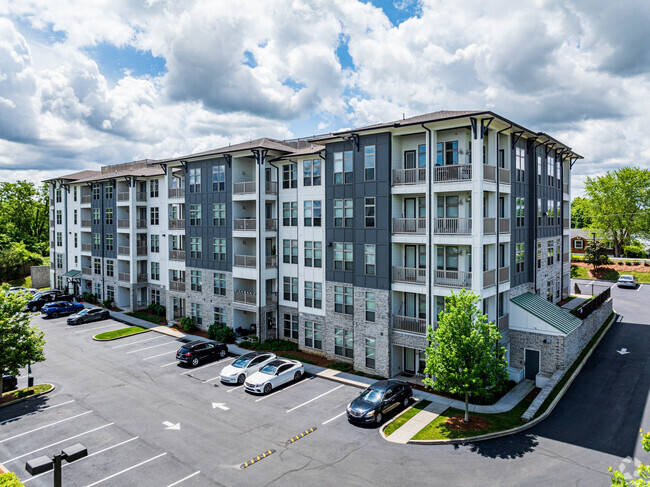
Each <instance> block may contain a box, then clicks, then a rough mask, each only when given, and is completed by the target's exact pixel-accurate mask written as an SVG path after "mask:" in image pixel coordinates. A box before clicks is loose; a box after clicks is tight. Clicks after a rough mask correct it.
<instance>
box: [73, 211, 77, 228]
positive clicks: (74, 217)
mask: <svg viewBox="0 0 650 487" xmlns="http://www.w3.org/2000/svg"><path fill="white" fill-rule="evenodd" d="M73 223H74V224H75V225H76V224H77V210H74V212H73Z"/></svg>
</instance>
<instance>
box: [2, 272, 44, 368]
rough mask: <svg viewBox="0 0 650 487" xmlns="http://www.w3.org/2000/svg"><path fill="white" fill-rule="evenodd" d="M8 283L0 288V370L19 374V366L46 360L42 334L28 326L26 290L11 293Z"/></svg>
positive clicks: (29, 296) (27, 295)
mask: <svg viewBox="0 0 650 487" xmlns="http://www.w3.org/2000/svg"><path fill="white" fill-rule="evenodd" d="M8 289H9V285H8V284H5V285H3V286H2V287H0V372H1V373H2V375H5V374H9V375H18V371H19V369H21V368H22V367H26V366H27V365H29V364H33V363H36V362H41V361H43V360H45V355H44V353H43V346H44V345H45V338H44V337H45V334H44V333H43V332H42V331H41V330H39V329H38V328H36V327H35V326H31V324H30V320H31V315H30V314H28V313H26V312H25V311H24V309H25V305H26V304H27V302H28V301H29V300H30V299H31V294H29V293H11V294H9V295H8V296H6V295H5V294H6V292H7V290H8Z"/></svg>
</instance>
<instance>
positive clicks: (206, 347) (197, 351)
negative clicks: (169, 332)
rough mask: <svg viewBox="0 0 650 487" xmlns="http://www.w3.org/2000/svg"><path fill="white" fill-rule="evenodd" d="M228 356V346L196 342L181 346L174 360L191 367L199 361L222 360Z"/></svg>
mask: <svg viewBox="0 0 650 487" xmlns="http://www.w3.org/2000/svg"><path fill="white" fill-rule="evenodd" d="M226 355H228V346H227V345H225V344H224V343H219V342H202V341H200V340H196V341H193V342H189V343H186V344H185V345H183V346H182V347H181V348H180V349H179V350H178V352H176V360H178V361H179V362H183V363H185V364H191V365H192V366H193V367H196V366H197V365H199V362H200V361H201V360H206V359H210V358H211V359H215V358H220V359H221V358H224V357H225V356H226Z"/></svg>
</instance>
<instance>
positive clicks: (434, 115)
mask: <svg viewBox="0 0 650 487" xmlns="http://www.w3.org/2000/svg"><path fill="white" fill-rule="evenodd" d="M481 113H486V112H485V111H484V110H439V111H437V112H431V113H425V114H423V115H416V116H415V117H409V118H404V119H401V120H395V121H393V122H381V123H376V124H373V125H366V126H365V127H359V128H356V129H352V130H341V131H339V132H332V135H337V134H345V133H348V132H356V131H360V130H372V129H378V128H382V127H401V126H406V125H414V124H420V123H427V122H435V121H438V120H446V119H450V118H459V117H467V116H470V115H478V114H481Z"/></svg>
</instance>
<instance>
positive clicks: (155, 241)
mask: <svg viewBox="0 0 650 487" xmlns="http://www.w3.org/2000/svg"><path fill="white" fill-rule="evenodd" d="M151 252H152V253H158V252H160V235H152V236H151Z"/></svg>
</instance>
